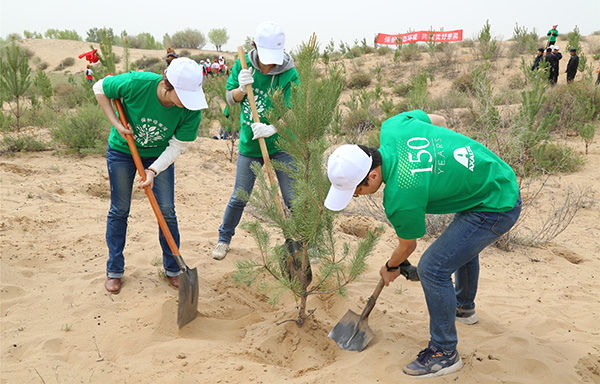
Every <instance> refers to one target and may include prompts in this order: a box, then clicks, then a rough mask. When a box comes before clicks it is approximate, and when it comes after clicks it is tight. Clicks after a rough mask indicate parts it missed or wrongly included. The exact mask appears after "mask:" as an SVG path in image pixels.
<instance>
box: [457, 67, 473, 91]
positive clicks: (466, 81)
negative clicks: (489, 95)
mask: <svg viewBox="0 0 600 384" xmlns="http://www.w3.org/2000/svg"><path fill="white" fill-rule="evenodd" d="M452 88H453V89H455V90H457V91H458V92H463V93H473V91H474V88H473V75H472V74H471V73H470V72H469V73H464V74H462V75H460V76H459V77H457V78H456V79H454V80H453V81H452Z"/></svg>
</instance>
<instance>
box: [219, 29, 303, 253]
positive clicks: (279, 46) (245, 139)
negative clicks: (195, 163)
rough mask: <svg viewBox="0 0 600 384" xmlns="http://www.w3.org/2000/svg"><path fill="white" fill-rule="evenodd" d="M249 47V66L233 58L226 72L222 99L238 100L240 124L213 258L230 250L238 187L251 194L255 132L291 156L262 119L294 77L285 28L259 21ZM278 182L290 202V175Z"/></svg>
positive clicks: (285, 160) (283, 159)
mask: <svg viewBox="0 0 600 384" xmlns="http://www.w3.org/2000/svg"><path fill="white" fill-rule="evenodd" d="M253 45H254V48H255V49H253V50H251V51H250V52H248V53H247V54H246V62H247V63H248V69H242V66H241V63H240V60H239V59H238V60H237V61H236V62H235V64H234V65H233V67H232V68H231V75H230V76H229V78H228V79H227V91H226V93H225V96H226V99H227V103H228V104H229V105H235V104H239V103H241V107H242V113H241V127H240V142H239V146H238V148H239V154H238V161H237V169H236V175H235V186H234V189H233V194H232V195H231V198H230V199H229V202H228V203H227V208H226V209H225V214H224V215H223V222H222V224H221V226H220V227H219V240H218V242H217V245H216V246H215V249H214V250H213V253H212V257H213V258H214V259H215V260H223V259H224V258H225V256H226V255H227V252H228V251H229V244H230V243H231V238H232V237H233V235H234V234H235V228H236V227H237V225H238V224H239V222H240V220H241V218H242V214H243V212H244V208H245V206H246V200H245V199H244V198H243V197H241V196H240V195H239V193H238V192H239V191H243V192H245V194H247V195H250V193H251V192H252V189H253V187H254V180H255V175H254V172H253V171H252V169H251V166H252V164H254V163H259V164H260V165H262V164H263V158H262V153H261V150H260V145H259V141H258V140H257V139H258V138H260V137H263V138H264V139H265V144H266V145H267V150H268V152H269V157H270V158H271V159H272V160H275V161H277V162H279V163H282V164H291V163H292V157H291V156H290V155H289V154H287V153H285V152H283V151H281V150H280V149H279V148H278V147H277V145H276V140H277V138H278V137H279V135H278V134H277V128H279V129H284V128H285V127H277V128H276V127H274V126H273V125H271V124H270V123H269V121H268V120H267V119H266V117H265V116H266V114H267V112H268V110H269V106H270V103H271V101H270V100H269V94H270V93H271V92H274V91H280V92H283V95H284V97H285V99H286V102H287V101H289V98H290V95H291V87H292V86H293V84H294V83H297V82H298V79H299V78H298V71H296V68H295V67H294V60H293V59H292V56H290V55H289V54H288V53H287V52H285V51H284V47H285V33H284V32H283V29H282V28H281V26H280V25H279V24H277V23H274V22H272V21H267V22H264V23H262V24H260V25H259V26H258V28H257V29H256V33H255V34H254V42H253ZM248 84H251V85H252V89H253V92H254V98H255V100H256V105H257V108H258V113H259V115H260V122H259V123H255V122H254V120H253V118H252V112H251V109H250V103H249V101H248V97H247V96H246V86H247V85H248ZM276 174H277V179H278V181H279V187H280V189H281V194H282V195H283V200H284V202H285V204H286V205H287V206H288V207H289V206H290V204H291V180H290V178H289V176H288V175H287V174H286V173H285V172H283V171H276Z"/></svg>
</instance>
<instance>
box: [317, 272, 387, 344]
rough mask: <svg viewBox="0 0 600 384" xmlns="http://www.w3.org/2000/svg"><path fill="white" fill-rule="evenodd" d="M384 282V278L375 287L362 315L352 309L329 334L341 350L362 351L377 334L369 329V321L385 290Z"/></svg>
mask: <svg viewBox="0 0 600 384" xmlns="http://www.w3.org/2000/svg"><path fill="white" fill-rule="evenodd" d="M383 286H384V282H383V277H382V278H381V279H379V283H378V284H377V287H375V291H373V294H372V295H371V296H370V297H369V300H367V305H366V306H365V308H364V309H363V311H362V313H361V314H360V316H359V315H357V314H356V313H354V312H353V311H352V310H351V309H349V310H348V312H346V314H345V315H344V317H342V319H341V320H340V321H339V322H338V323H337V324H336V325H335V327H333V329H332V330H331V332H329V338H330V339H332V340H333V341H335V342H336V343H337V344H338V345H339V346H340V348H342V349H344V350H346V351H358V352H360V351H362V350H363V349H364V348H365V347H366V346H367V344H369V342H370V341H371V340H373V337H375V334H374V333H373V331H372V330H371V328H370V327H369V323H368V322H367V320H368V319H369V314H371V311H372V310H373V307H375V302H377V298H378V297H379V294H380V293H381V290H382V289H383Z"/></svg>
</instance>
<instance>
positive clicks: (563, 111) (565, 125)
mask: <svg viewBox="0 0 600 384" xmlns="http://www.w3.org/2000/svg"><path fill="white" fill-rule="evenodd" d="M555 107H558V108H559V111H560V114H559V117H558V120H557V121H556V124H555V125H554V126H553V127H552V128H553V131H555V132H558V133H561V134H562V135H563V137H565V136H567V135H576V134H577V128H578V127H579V126H581V124H585V123H587V122H592V121H595V120H596V119H597V118H598V117H599V116H600V89H599V88H598V87H596V86H595V85H594V84H593V83H591V84H590V83H584V82H573V83H572V84H558V85H556V86H554V87H552V89H550V90H549V92H548V94H547V99H546V101H545V103H544V105H543V111H545V112H548V111H550V110H552V109H553V108H555Z"/></svg>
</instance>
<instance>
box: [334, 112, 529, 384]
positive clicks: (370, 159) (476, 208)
mask: <svg viewBox="0 0 600 384" xmlns="http://www.w3.org/2000/svg"><path fill="white" fill-rule="evenodd" d="M443 125H445V119H444V118H443V117H442V116H438V115H428V114H426V113H425V112H423V111H420V110H415V111H410V112H405V113H401V114H399V115H397V116H394V117H392V118H390V119H388V120H386V121H385V122H384V123H383V125H382V126H381V140H380V143H381V146H380V148H379V149H376V148H369V147H363V146H358V145H342V146H341V147H339V148H337V149H336V150H335V151H334V152H333V153H332V154H331V155H330V156H329V159H328V163H327V174H328V177H329V180H330V181H331V188H330V191H329V193H328V195H327V197H326V199H325V202H324V204H325V207H327V208H328V209H331V210H335V211H339V210H342V209H344V208H345V207H346V206H347V205H348V203H349V202H350V200H351V199H352V197H353V196H358V195H366V194H373V193H375V192H377V191H378V190H379V189H380V187H381V185H382V184H385V188H384V190H383V206H384V208H385V213H386V216H387V218H388V219H389V221H390V223H391V224H392V226H393V227H394V229H395V231H396V235H397V236H398V246H397V247H396V249H395V250H394V251H393V252H392V254H391V257H390V259H389V260H387V261H386V262H385V264H384V265H383V266H382V267H381V269H380V272H379V273H380V275H381V277H382V278H383V280H384V282H385V285H386V286H387V285H389V283H390V282H392V281H394V280H395V279H396V278H397V277H398V276H399V274H400V272H399V268H398V266H399V265H400V264H401V263H402V262H404V261H405V260H406V259H407V258H408V257H409V256H410V255H411V254H412V253H413V251H414V250H415V249H416V246H417V239H418V238H420V237H422V236H423V235H425V228H426V227H425V215H426V214H446V213H455V215H454V220H453V221H452V223H451V224H450V225H449V226H448V228H447V229H446V230H445V231H444V232H443V233H442V234H441V235H440V236H439V237H438V238H437V240H435V241H434V242H433V243H432V244H431V245H430V246H429V248H427V250H425V252H424V253H423V254H422V255H421V258H420V260H419V264H418V273H419V279H420V281H421V286H422V288H423V292H424V294H425V299H426V303H427V308H428V310H429V317H430V321H429V330H430V341H429V344H428V346H427V348H425V349H423V350H422V351H421V352H420V353H419V354H418V357H417V359H416V360H415V361H413V362H412V363H410V364H408V365H407V366H406V367H405V368H404V373H406V374H407V375H410V376H419V377H435V376H441V375H445V374H449V373H452V372H456V371H457V370H459V369H461V368H462V361H461V358H460V355H459V354H458V352H457V350H456V347H457V344H458V337H457V334H456V326H455V321H459V322H462V323H465V324H474V323H476V322H477V315H476V313H475V295H476V293H477V283H478V279H479V253H480V252H481V251H482V250H483V249H484V248H485V247H487V246H488V245H490V244H492V243H494V242H495V241H496V240H497V239H498V238H499V237H500V236H502V234H504V233H506V232H507V231H508V230H509V229H510V228H511V227H512V226H513V225H514V223H515V222H516V221H517V218H518V217H519V214H520V211H521V197H520V193H519V187H518V184H517V178H516V175H515V173H514V171H513V170H512V169H511V167H510V166H509V165H508V164H506V163H505V162H504V161H502V160H501V159H500V158H499V157H498V156H496V155H495V154H494V153H493V152H491V151H490V150H489V149H487V148H486V147H485V146H483V145H481V144H480V143H478V142H477V141H475V140H473V139H470V138H468V137H466V136H463V135H461V134H459V133H456V132H454V131H452V130H450V129H446V128H444V127H443ZM452 274H455V282H456V283H455V285H453V283H452Z"/></svg>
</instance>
